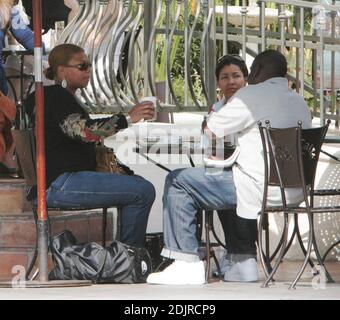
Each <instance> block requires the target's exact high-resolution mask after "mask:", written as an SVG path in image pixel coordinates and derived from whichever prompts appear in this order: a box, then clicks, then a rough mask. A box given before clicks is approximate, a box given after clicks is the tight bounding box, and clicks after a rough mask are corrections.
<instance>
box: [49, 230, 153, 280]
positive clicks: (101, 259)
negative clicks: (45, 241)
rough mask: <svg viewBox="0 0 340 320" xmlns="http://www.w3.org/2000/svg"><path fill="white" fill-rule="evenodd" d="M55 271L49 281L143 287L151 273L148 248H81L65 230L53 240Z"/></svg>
mask: <svg viewBox="0 0 340 320" xmlns="http://www.w3.org/2000/svg"><path fill="white" fill-rule="evenodd" d="M50 247H51V252H52V259H53V263H54V269H53V270H52V271H51V272H50V274H49V279H50V280H71V279H73V280H91V281H92V282H94V283H143V282H145V281H146V278H147V277H148V275H149V274H150V273H151V272H152V264H151V258H150V255H149V253H148V251H147V250H146V249H145V248H137V247H132V246H129V245H126V244H124V243H122V242H119V241H114V242H113V243H112V244H111V245H110V246H109V247H106V248H104V247H102V246H101V245H99V244H98V243H96V242H89V243H84V244H78V243H77V241H76V238H75V237H74V235H73V234H72V233H71V232H70V231H68V230H65V231H63V232H62V233H61V234H59V235H57V236H55V237H53V238H52V239H51V244H50Z"/></svg>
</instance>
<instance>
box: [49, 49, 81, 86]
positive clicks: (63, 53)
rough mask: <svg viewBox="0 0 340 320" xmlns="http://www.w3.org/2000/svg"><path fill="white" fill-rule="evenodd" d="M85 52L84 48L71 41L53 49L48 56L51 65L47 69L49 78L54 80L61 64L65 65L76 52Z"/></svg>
mask: <svg viewBox="0 0 340 320" xmlns="http://www.w3.org/2000/svg"><path fill="white" fill-rule="evenodd" d="M82 52H84V49H83V48H81V47H79V46H76V45H74V44H71V43H64V44H60V45H58V46H56V47H54V48H53V49H52V51H51V52H50V54H49V56H48V64H49V67H48V68H47V69H46V70H45V76H46V78H47V79H50V80H54V79H55V78H56V76H57V70H58V67H59V66H65V65H67V64H68V62H69V61H70V60H71V59H72V58H73V56H74V55H75V54H78V53H82Z"/></svg>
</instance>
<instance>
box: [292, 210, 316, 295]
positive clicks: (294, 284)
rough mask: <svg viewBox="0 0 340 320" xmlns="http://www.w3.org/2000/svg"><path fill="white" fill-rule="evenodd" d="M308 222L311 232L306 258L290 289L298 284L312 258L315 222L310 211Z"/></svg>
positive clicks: (309, 233)
mask: <svg viewBox="0 0 340 320" xmlns="http://www.w3.org/2000/svg"><path fill="white" fill-rule="evenodd" d="M308 222H309V232H308V244H307V250H306V254H305V259H304V261H303V264H302V266H301V268H300V270H299V272H298V274H297V276H296V277H295V279H294V281H293V282H292V284H291V285H290V287H289V289H295V286H296V284H297V283H298V281H299V280H300V278H301V275H302V273H303V271H304V270H305V268H306V265H307V263H308V261H309V260H310V254H311V251H312V244H313V222H312V214H311V213H310V212H308ZM298 233H300V232H299V231H298Z"/></svg>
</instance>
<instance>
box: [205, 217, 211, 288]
mask: <svg viewBox="0 0 340 320" xmlns="http://www.w3.org/2000/svg"><path fill="white" fill-rule="evenodd" d="M208 216H209V212H207V211H206V212H205V251H206V252H205V254H206V268H205V283H209V278H210V224H209V219H208Z"/></svg>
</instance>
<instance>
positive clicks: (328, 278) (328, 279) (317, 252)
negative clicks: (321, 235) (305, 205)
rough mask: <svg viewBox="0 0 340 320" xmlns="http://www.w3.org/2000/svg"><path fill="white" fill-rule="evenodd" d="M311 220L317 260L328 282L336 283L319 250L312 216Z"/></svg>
mask: <svg viewBox="0 0 340 320" xmlns="http://www.w3.org/2000/svg"><path fill="white" fill-rule="evenodd" d="M311 220H312V226H311V228H312V243H313V247H314V252H315V255H316V258H317V259H318V263H319V265H320V266H321V267H322V268H323V271H324V272H325V275H326V277H327V281H328V282H329V283H334V282H335V281H334V280H333V278H332V276H331V275H330V274H329V272H328V270H327V268H326V266H325V265H324V263H323V260H322V257H321V254H320V251H319V248H318V246H317V243H316V238H315V230H314V216H313V215H312V216H311Z"/></svg>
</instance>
